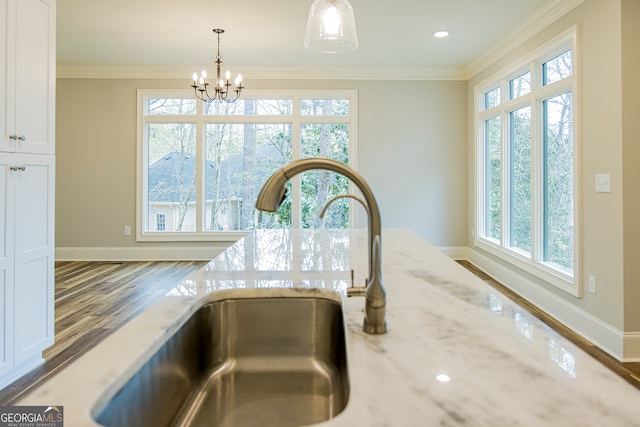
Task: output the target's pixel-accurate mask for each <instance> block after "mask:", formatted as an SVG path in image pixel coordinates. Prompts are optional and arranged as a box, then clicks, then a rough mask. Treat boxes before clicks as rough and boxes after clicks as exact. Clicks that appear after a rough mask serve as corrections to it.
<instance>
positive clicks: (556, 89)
mask: <svg viewBox="0 0 640 427" xmlns="http://www.w3.org/2000/svg"><path fill="white" fill-rule="evenodd" d="M569 49H570V50H571V52H572V53H571V54H572V58H571V60H572V74H571V76H568V77H565V78H563V79H562V80H560V81H557V82H554V83H551V84H548V85H546V86H543V85H542V64H544V63H545V62H547V61H549V60H550V59H553V58H555V57H556V56H558V55H559V54H562V53H563V52H566V51H567V50H569ZM579 64H580V61H579V37H578V28H577V26H573V27H571V28H569V29H568V30H567V31H565V32H563V33H562V34H560V35H558V36H557V37H555V38H553V39H552V40H550V41H549V42H547V43H545V44H544V45H542V46H540V47H539V48H537V49H535V50H534V51H532V52H531V53H529V54H528V55H526V56H524V57H522V58H521V60H519V61H517V62H516V63H514V64H512V65H511V66H509V67H507V68H504V69H502V70H501V71H499V72H497V73H495V74H493V75H492V76H491V77H489V78H487V79H485V80H484V81H482V82H480V83H479V84H477V85H476V86H475V88H474V98H475V105H474V117H475V120H474V122H475V125H474V126H475V137H474V144H475V159H476V160H475V175H474V176H475V203H474V205H475V215H474V219H475V220H474V230H473V244H474V246H475V247H477V248H480V249H482V250H484V251H486V252H488V253H490V254H492V255H494V256H496V257H498V258H499V259H501V260H503V261H506V262H507V263H509V264H511V265H514V266H515V267H518V268H519V269H521V270H524V271H526V272H527V273H530V274H532V275H534V276H536V277H538V278H540V279H542V280H544V281H545V282H547V283H549V284H551V285H553V286H555V287H557V288H559V289H562V290H563V291H565V292H567V293H569V294H571V295H574V296H576V297H582V287H581V286H580V283H581V274H580V259H581V252H580V210H579V206H580V185H579V183H580V176H581V173H580V164H579V161H578V160H579V158H580V151H579V146H580V144H579V141H580V135H579V129H580V123H579V117H580V114H579V105H580V103H579V99H580V93H579V88H580V85H579V76H580V69H579ZM527 72H530V73H531V91H530V92H529V93H527V94H524V95H521V96H519V97H517V98H514V99H511V93H510V82H511V80H513V79H514V78H517V77H519V76H522V75H523V74H524V73H527ZM496 87H499V88H500V99H501V101H500V103H499V104H498V105H497V106H494V107H491V108H488V109H485V108H484V106H485V104H484V102H485V94H486V93H487V91H491V90H493V89H495V88H496ZM568 92H571V96H572V109H573V111H572V132H573V142H572V144H573V147H572V148H573V153H572V156H573V158H572V168H573V169H572V171H573V182H572V185H573V207H572V208H573V248H572V249H573V271H572V273H569V272H567V271H563V270H562V269H560V268H558V267H555V266H553V265H551V264H550V263H548V262H546V261H545V260H544V256H543V250H544V248H543V242H542V239H543V238H544V227H543V214H542V212H543V211H544V201H543V194H544V191H545V190H544V189H545V187H546V186H545V183H544V182H543V167H544V165H543V159H544V153H543V147H544V144H543V140H544V129H543V120H544V119H543V113H542V106H543V103H544V101H545V100H548V99H551V98H553V97H554V96H557V95H560V94H565V93H568ZM526 107H530V108H531V114H530V116H531V119H530V120H531V123H530V126H531V164H532V166H531V172H530V173H531V202H530V206H531V250H530V253H527V252H526V251H523V250H519V249H518V248H516V247H511V241H512V239H511V236H510V235H509V230H511V226H512V221H511V218H510V217H509V214H510V208H511V206H510V204H509V203H510V199H511V194H510V192H509V191H508V188H509V187H510V185H511V179H510V178H511V177H510V174H511V170H512V169H513V168H512V167H511V159H510V151H511V141H510V132H511V121H510V115H511V113H512V112H514V111H518V110H520V109H522V108H526ZM493 117H499V118H500V147H501V149H500V165H501V167H500V181H501V185H500V238H499V240H498V241H497V242H496V241H495V240H493V239H490V238H488V237H484V228H485V224H486V221H485V212H486V210H485V209H486V208H485V205H486V203H485V181H484V179H485V178H484V177H485V176H486V175H485V174H486V171H485V156H484V150H485V136H484V135H485V121H486V120H488V119H491V118H493Z"/></svg>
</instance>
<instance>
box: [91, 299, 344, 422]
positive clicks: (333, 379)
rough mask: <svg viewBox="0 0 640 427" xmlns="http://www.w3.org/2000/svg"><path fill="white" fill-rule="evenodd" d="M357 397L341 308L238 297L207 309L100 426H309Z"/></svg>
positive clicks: (126, 389)
mask: <svg viewBox="0 0 640 427" xmlns="http://www.w3.org/2000/svg"><path fill="white" fill-rule="evenodd" d="M296 294H300V292H296ZM348 398H349V378H348V373H347V356H346V337H345V326H344V320H343V314H342V307H341V304H340V303H339V302H338V301H337V300H335V299H330V298H323V297H318V296H317V295H314V296H312V297H308V296H295V297H291V296H289V297H260V298H231V299H224V300H219V301H213V302H208V303H206V304H204V305H203V306H201V307H200V308H199V309H197V310H196V311H195V312H194V313H193V315H191V316H190V317H189V318H188V320H187V321H186V322H185V323H184V324H183V325H182V326H181V327H180V328H179V329H178V330H177V332H176V333H175V334H173V335H172V336H171V337H170V338H169V339H168V340H167V342H166V343H165V344H163V345H162V346H161V347H160V348H159V349H158V351H157V352H156V353H155V354H153V356H152V357H151V358H150V359H149V360H148V361H147V362H146V363H145V364H144V365H143V366H142V367H141V368H140V369H139V370H138V371H137V372H136V373H135V374H134V375H133V377H131V379H129V380H128V381H127V382H126V383H125V385H124V386H123V387H122V388H121V389H120V390H119V391H118V392H117V393H116V394H115V395H114V396H113V397H111V398H110V399H109V400H108V402H107V403H106V405H105V406H104V407H103V408H102V409H101V410H99V412H98V414H97V415H96V416H95V417H94V418H95V420H96V421H97V422H98V423H100V424H101V425H104V426H107V427H113V426H137V427H145V426H150V427H151V426H153V427H161V426H243V427H247V426H264V425H274V426H299V425H309V424H314V423H318V422H322V421H326V420H328V419H330V418H332V417H335V416H336V415H337V414H339V413H340V412H341V411H342V410H343V409H344V408H345V406H346V405H347V401H348Z"/></svg>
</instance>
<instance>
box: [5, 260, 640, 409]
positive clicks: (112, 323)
mask: <svg viewBox="0 0 640 427" xmlns="http://www.w3.org/2000/svg"><path fill="white" fill-rule="evenodd" d="M459 263H460V264H461V265H462V266H464V267H466V268H467V269H469V270H470V271H471V272H473V273H474V274H476V275H477V276H479V277H480V278H481V279H483V280H485V281H486V282H487V283H489V284H490V285H491V286H493V287H495V288H496V289H498V290H499V291H500V292H502V293H504V294H506V295H507V296H508V297H509V298H511V299H513V300H514V301H516V302H517V303H518V304H520V305H521V306H522V307H524V308H525V309H527V310H528V311H529V312H530V313H532V314H533V315H534V316H536V317H537V318H539V319H540V320H542V321H543V322H545V323H546V324H548V325H549V326H550V327H551V328H553V329H554V330H556V331H557V332H558V333H560V334H561V335H563V336H564V337H565V338H567V339H569V340H571V341H572V342H574V343H575V344H576V345H578V346H579V347H581V348H582V349H584V350H585V351H586V352H587V353H589V354H590V355H592V356H593V357H594V358H596V359H597V360H599V361H600V362H601V363H603V364H604V365H605V366H607V367H608V368H609V369H611V370H612V371H614V372H615V373H617V374H618V375H620V376H621V377H623V378H624V379H625V380H627V381H628V382H630V383H631V384H633V385H634V386H635V387H637V388H639V389H640V363H620V362H618V361H617V360H615V359H614V358H612V357H611V356H609V355H608V354H606V353H605V352H603V351H602V350H600V349H598V348H597V347H596V346H595V345H593V344H592V343H590V342H588V341H586V340H585V339H583V338H582V337H580V336H578V335H577V334H575V333H573V332H572V331H571V330H569V329H568V328H567V327H565V326H564V325H562V324H560V323H558V322H556V321H555V320H554V319H553V318H551V317H550V316H548V315H547V314H545V313H544V312H542V311H541V310H539V309H537V308H536V307H535V306H533V305H531V304H530V303H528V302H527V301H526V300H524V299H522V298H520V297H519V296H518V295H516V294H515V293H513V292H512V291H511V290H509V289H508V288H507V287H505V286H503V285H502V284H501V283H499V282H497V281H496V280H494V279H493V278H491V277H490V276H488V275H487V274H485V273H484V272H482V271H481V270H479V269H478V268H476V267H475V266H473V265H472V264H471V263H469V262H467V261H459ZM204 264H205V262H202V261H195V262H115V263H114V262H70V263H63V264H59V265H57V266H56V271H55V279H56V302H55V304H56V313H55V322H56V325H55V328H56V329H55V330H56V342H55V344H54V345H53V346H52V347H51V348H49V349H47V350H46V351H45V352H44V358H45V363H44V364H43V365H42V366H41V367H40V368H38V369H35V370H34V371H32V372H30V373H29V374H27V375H26V376H24V377H22V378H21V379H19V380H18V381H16V382H14V383H13V384H11V385H9V386H8V387H6V388H5V389H3V390H1V391H0V405H10V404H12V403H13V402H15V401H17V400H18V399H19V398H20V397H21V396H23V395H25V394H26V393H27V392H29V391H30V390H32V389H33V388H34V387H36V386H38V385H40V384H42V383H43V382H44V381H46V380H47V379H49V378H50V377H51V376H53V375H55V374H56V373H57V372H59V371H60V370H61V369H63V368H64V367H65V366H67V365H68V364H70V363H71V362H73V361H74V360H76V359H77V358H78V357H80V356H81V355H82V354H84V353H86V352H87V351H88V350H89V349H91V348H93V347H95V346H96V345H97V344H98V343H99V342H101V341H102V340H104V339H105V338H106V337H107V336H109V334H111V333H113V332H114V331H116V330H117V329H118V328H119V327H121V326H122V325H124V324H125V323H126V322H127V321H129V320H131V319H132V318H133V317H135V316H136V315H138V314H139V313H141V312H142V311H143V310H145V309H146V308H147V307H149V306H150V305H151V304H153V303H154V302H156V301H157V300H158V299H159V298H161V297H162V296H163V295H165V294H166V293H167V292H168V291H169V290H170V289H172V288H173V287H174V285H176V284H177V283H179V282H180V281H181V280H182V279H184V278H185V277H186V276H188V275H189V274H190V273H192V272H193V271H196V270H197V269H199V268H200V267H202V266H203V265H204Z"/></svg>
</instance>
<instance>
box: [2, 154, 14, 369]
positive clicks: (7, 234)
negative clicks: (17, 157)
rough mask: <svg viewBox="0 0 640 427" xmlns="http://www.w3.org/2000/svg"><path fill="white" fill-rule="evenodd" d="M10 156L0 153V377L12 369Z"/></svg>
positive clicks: (11, 207) (11, 206) (11, 204)
mask: <svg viewBox="0 0 640 427" xmlns="http://www.w3.org/2000/svg"><path fill="white" fill-rule="evenodd" d="M9 157H10V156H9V155H6V154H5V155H2V154H0V203H2V204H1V205H0V310H2V312H0V376H2V375H3V374H5V373H7V372H8V371H9V370H11V368H13V225H12V224H13V203H10V202H9V200H8V199H9V198H10V197H12V195H11V194H10V189H9V178H10V175H9V174H10V173H11V172H10V170H9V166H10V164H9V161H8V160H9Z"/></svg>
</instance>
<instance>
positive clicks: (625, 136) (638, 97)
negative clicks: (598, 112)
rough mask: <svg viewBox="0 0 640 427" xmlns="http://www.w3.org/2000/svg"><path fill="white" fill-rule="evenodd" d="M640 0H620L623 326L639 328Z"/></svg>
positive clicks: (629, 329) (626, 329)
mask: <svg viewBox="0 0 640 427" xmlns="http://www.w3.org/2000/svg"><path fill="white" fill-rule="evenodd" d="M638 46H640V1H638V0H623V1H622V79H621V86H622V166H623V172H624V173H623V179H624V185H623V195H624V205H623V207H624V211H623V214H624V223H623V224H624V301H625V305H624V329H625V331H640V309H639V308H638V304H639V303H640V119H639V116H640V81H639V77H640V48H639V47H638Z"/></svg>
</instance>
